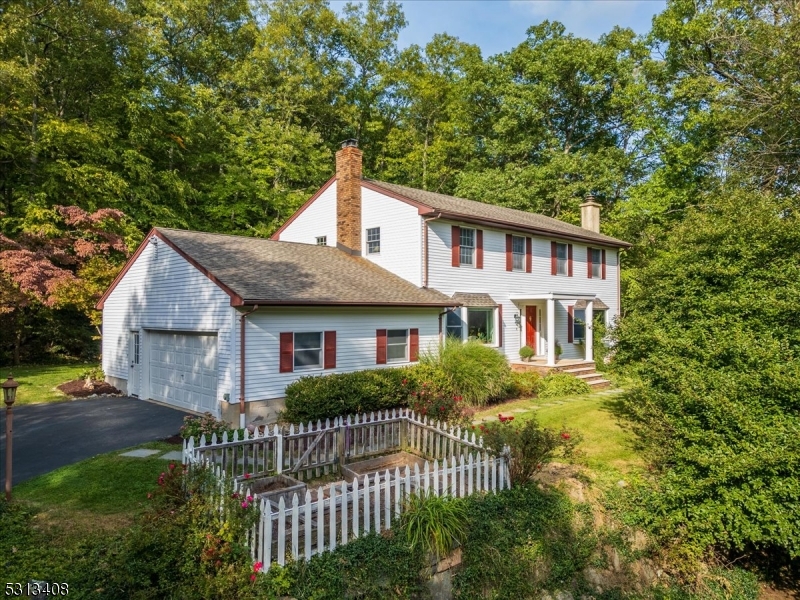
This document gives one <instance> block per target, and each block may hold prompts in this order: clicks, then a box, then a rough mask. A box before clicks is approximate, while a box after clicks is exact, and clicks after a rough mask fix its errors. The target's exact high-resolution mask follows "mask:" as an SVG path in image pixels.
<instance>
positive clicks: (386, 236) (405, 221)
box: [361, 187, 422, 286]
mask: <svg viewBox="0 0 800 600" xmlns="http://www.w3.org/2000/svg"><path fill="white" fill-rule="evenodd" d="M361 227H362V231H363V232H364V239H363V240H362V242H361V244H362V255H363V256H364V258H366V259H367V260H370V261H372V262H374V263H375V264H376V265H378V266H380V267H383V268H384V269H386V270H388V271H391V272H392V273H394V274H395V275H398V276H399V277H402V278H403V279H405V280H406V281H410V282H411V283H413V284H414V285H417V286H421V285H422V218H421V217H420V216H419V210H418V209H417V208H416V207H414V206H411V205H409V204H406V203H405V202H401V201H399V200H395V199H394V198H389V197H388V196H384V195H383V194H381V193H379V192H375V191H373V190H370V189H368V188H365V187H362V188H361ZM373 228H375V229H380V252H379V253H377V254H370V253H369V252H368V247H367V242H368V240H367V235H366V231H367V230H368V229H373Z"/></svg>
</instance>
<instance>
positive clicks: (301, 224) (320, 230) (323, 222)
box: [279, 181, 336, 246]
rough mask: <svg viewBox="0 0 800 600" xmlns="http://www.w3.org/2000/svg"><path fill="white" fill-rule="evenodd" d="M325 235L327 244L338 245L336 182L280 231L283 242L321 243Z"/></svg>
mask: <svg viewBox="0 0 800 600" xmlns="http://www.w3.org/2000/svg"><path fill="white" fill-rule="evenodd" d="M321 237H324V238H325V242H326V243H325V244H324V245H327V246H336V182H335V181H334V182H333V183H332V184H331V185H329V186H328V189H326V190H325V191H324V192H322V194H320V195H319V197H318V198H317V199H316V200H314V202H312V203H311V204H310V205H308V206H306V208H305V210H303V212H301V213H300V214H298V215H297V218H296V219H295V220H294V221H292V222H291V223H289V225H288V226H287V227H286V229H284V230H283V231H282V232H281V233H280V237H279V239H280V240H281V241H282V242H300V243H301V244H318V245H322V244H319V242H318V241H317V240H318V238H321Z"/></svg>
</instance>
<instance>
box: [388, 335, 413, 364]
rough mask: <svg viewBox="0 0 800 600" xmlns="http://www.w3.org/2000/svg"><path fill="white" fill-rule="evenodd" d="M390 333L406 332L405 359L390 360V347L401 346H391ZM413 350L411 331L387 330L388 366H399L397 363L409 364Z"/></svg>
mask: <svg viewBox="0 0 800 600" xmlns="http://www.w3.org/2000/svg"><path fill="white" fill-rule="evenodd" d="M390 331H405V332H406V343H405V349H406V351H405V355H404V357H403V358H389V346H399V345H400V344H390V343H389V332H390ZM410 349H411V331H410V330H408V329H389V328H387V329H386V364H389V363H391V364H397V363H407V362H410V361H409V357H408V353H409V352H410Z"/></svg>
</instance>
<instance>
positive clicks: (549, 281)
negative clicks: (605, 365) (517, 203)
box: [428, 219, 619, 359]
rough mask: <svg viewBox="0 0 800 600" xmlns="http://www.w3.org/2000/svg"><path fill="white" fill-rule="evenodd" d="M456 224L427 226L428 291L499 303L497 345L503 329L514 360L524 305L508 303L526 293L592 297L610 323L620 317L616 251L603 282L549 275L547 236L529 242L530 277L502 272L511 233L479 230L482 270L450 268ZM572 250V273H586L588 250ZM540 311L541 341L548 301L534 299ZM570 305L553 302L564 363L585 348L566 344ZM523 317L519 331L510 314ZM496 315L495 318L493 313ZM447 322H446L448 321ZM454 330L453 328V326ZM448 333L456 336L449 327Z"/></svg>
mask: <svg viewBox="0 0 800 600" xmlns="http://www.w3.org/2000/svg"><path fill="white" fill-rule="evenodd" d="M453 225H459V223H457V222H453V221H445V220H444V219H437V220H435V221H429V222H428V227H429V228H430V229H429V232H428V253H429V266H428V273H429V275H428V277H429V279H428V282H429V283H428V285H429V287H431V288H433V289H436V290H438V291H440V292H443V293H445V294H447V295H452V294H453V293H455V292H472V293H485V294H489V295H490V296H491V297H492V299H493V300H494V301H495V302H497V303H498V304H502V305H503V322H502V324H501V323H498V322H495V334H494V335H495V340H497V338H498V332H497V329H498V328H499V327H502V328H503V346H502V351H503V352H504V353H505V354H506V356H508V357H509V358H512V359H518V358H519V348H520V347H521V346H524V345H525V303H523V302H512V301H511V299H510V297H511V296H512V295H513V296H515V297H516V296H523V295H525V294H531V295H534V294H548V293H551V292H553V293H559V294H561V293H563V294H569V293H582V294H588V293H594V294H597V296H598V297H599V298H601V299H602V300H603V302H605V303H606V304H607V305H608V306H609V309H610V310H609V314H608V318H609V319H613V318H614V317H615V316H616V315H617V314H619V309H618V305H617V281H616V277H617V251H616V249H613V248H609V249H607V250H606V276H607V279H589V278H587V277H558V278H556V277H553V276H552V275H551V274H550V264H551V263H550V260H551V259H550V244H551V242H552V241H558V240H554V239H552V238H548V237H539V236H534V237H533V239H532V254H533V256H532V267H533V268H532V272H531V273H526V272H525V271H507V270H506V234H507V233H511V232H509V231H503V230H500V229H485V228H484V230H483V269H453V268H452V267H451V263H452V250H451V248H452V246H451V244H452V240H451V228H452V226H453ZM571 243H572V245H573V262H574V264H573V270H574V272H575V273H586V271H587V266H586V257H587V254H586V248H587V245H588V244H579V243H577V242H571ZM530 304H532V305H535V306H537V307H539V308H541V309H542V320H541V322H540V323H539V327H538V333H539V335H540V336H542V339H545V336H546V335H547V329H546V328H547V321H546V318H545V316H546V314H545V310H544V309H545V307H546V302H545V301H544V300H537V301H533V302H530ZM572 304H574V301H567V300H557V301H556V302H555V307H556V311H555V325H556V338H557V339H558V341H559V342H560V343H561V347H562V348H563V350H564V354H563V358H581V357H582V356H583V352H584V351H583V348H582V347H580V346H577V345H574V344H568V343H567V307H568V306H571V305H572ZM520 311H521V312H522V319H521V325H520V327H517V325H516V324H515V322H514V315H515V314H517V313H519V312H520ZM495 314H497V313H495ZM448 323H450V321H449V320H448ZM453 325H455V323H453ZM448 332H453V333H454V332H455V327H453V329H450V328H448Z"/></svg>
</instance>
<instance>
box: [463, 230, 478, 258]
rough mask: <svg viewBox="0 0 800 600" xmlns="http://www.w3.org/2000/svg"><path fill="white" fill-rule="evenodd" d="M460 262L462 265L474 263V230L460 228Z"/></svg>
mask: <svg viewBox="0 0 800 600" xmlns="http://www.w3.org/2000/svg"><path fill="white" fill-rule="evenodd" d="M460 252H461V256H460V258H461V264H462V265H469V266H474V265H475V230H474V229H467V228H466V227H462V228H461V248H460Z"/></svg>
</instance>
